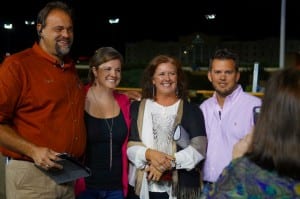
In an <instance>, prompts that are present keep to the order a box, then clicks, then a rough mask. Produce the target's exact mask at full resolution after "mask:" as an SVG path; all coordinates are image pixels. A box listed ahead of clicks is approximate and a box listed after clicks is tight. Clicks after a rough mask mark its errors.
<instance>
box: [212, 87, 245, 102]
mask: <svg viewBox="0 0 300 199" xmlns="http://www.w3.org/2000/svg"><path fill="white" fill-rule="evenodd" d="M241 92H243V88H242V86H241V85H240V84H238V85H237V87H236V89H234V91H233V92H232V93H231V94H229V95H227V96H226V98H225V102H226V101H233V100H234V99H236V98H237V96H238V95H239V94H240V93H241ZM213 98H214V99H215V102H216V103H217V104H218V100H217V94H216V91H215V92H214V94H213ZM225 102H224V104H225Z"/></svg>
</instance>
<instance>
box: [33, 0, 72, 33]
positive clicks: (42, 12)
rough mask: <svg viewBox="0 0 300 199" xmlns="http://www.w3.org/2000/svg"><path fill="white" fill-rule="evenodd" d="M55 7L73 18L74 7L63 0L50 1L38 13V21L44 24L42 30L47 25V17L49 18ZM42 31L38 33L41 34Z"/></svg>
mask: <svg viewBox="0 0 300 199" xmlns="http://www.w3.org/2000/svg"><path fill="white" fill-rule="evenodd" d="M55 9H59V10H62V11H64V12H65V13H67V14H68V15H69V16H70V17H71V19H73V12H72V9H71V8H70V7H69V6H68V5H67V4H66V3H64V2H61V1H52V2H49V3H47V4H46V5H45V7H44V8H42V9H41V10H40V12H39V13H38V16H37V20H36V23H37V24H41V25H42V26H41V30H42V29H43V28H44V27H45V26H46V19H47V17H48V15H49V13H50V12H51V11H52V10H55ZM41 30H40V31H41ZM40 31H39V32H38V35H39V34H40Z"/></svg>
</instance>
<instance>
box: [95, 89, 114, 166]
mask: <svg viewBox="0 0 300 199" xmlns="http://www.w3.org/2000/svg"><path fill="white" fill-rule="evenodd" d="M91 91H92V94H93V97H94V100H95V103H96V102H97V98H96V95H95V93H94V89H93V88H91ZM99 108H100V109H99V112H101V111H100V110H101V107H100V106H99ZM114 109H115V103H113V109H112V111H113V113H114ZM101 113H102V112H101ZM102 114H103V113H102ZM103 116H104V114H103ZM103 119H104V121H105V124H106V126H107V129H108V132H109V170H110V171H111V168H112V130H113V126H114V117H112V118H111V124H109V122H108V119H106V118H103Z"/></svg>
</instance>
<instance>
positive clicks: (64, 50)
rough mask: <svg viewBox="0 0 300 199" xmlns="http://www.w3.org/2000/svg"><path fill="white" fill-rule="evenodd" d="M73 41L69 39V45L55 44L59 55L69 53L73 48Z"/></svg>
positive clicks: (62, 55)
mask: <svg viewBox="0 0 300 199" xmlns="http://www.w3.org/2000/svg"><path fill="white" fill-rule="evenodd" d="M71 46H72V42H71V41H69V45H68V47H60V46H59V45H58V44H56V45H55V50H56V54H57V56H58V57H64V56H66V55H67V54H69V52H70V50H71Z"/></svg>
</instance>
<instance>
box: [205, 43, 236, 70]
mask: <svg viewBox="0 0 300 199" xmlns="http://www.w3.org/2000/svg"><path fill="white" fill-rule="evenodd" d="M214 59H220V60H226V59H230V60H233V62H234V63H235V69H236V71H239V67H238V62H239V57H238V55H237V54H235V53H234V52H232V51H230V50H228V49H227V48H223V49H218V50H216V52H215V54H214V55H213V56H212V57H211V59H210V63H209V70H211V66H212V61H213V60H214Z"/></svg>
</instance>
